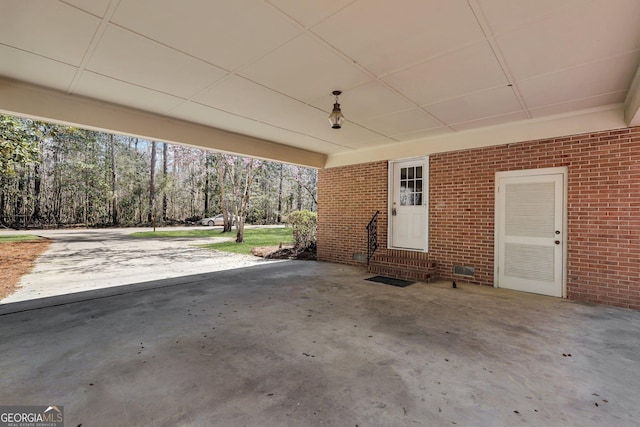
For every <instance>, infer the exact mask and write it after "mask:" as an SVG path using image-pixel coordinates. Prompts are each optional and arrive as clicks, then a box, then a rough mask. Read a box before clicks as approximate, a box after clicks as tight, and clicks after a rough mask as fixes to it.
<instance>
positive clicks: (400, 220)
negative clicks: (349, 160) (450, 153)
mask: <svg viewBox="0 0 640 427" xmlns="http://www.w3.org/2000/svg"><path fill="white" fill-rule="evenodd" d="M428 165H429V163H428V159H418V160H407V161H397V162H391V163H390V164H389V176H390V180H389V190H390V203H389V206H390V212H389V225H390V227H389V233H390V238H389V242H390V247H391V248H397V249H408V250H416V251H426V250H427V226H428V224H427V206H428V197H429V191H428V188H429V187H428V182H429V170H428Z"/></svg>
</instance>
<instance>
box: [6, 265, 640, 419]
mask: <svg viewBox="0 0 640 427" xmlns="http://www.w3.org/2000/svg"><path fill="white" fill-rule="evenodd" d="M366 277H368V275H367V274H366V273H365V272H364V271H363V270H362V269H358V268H352V267H347V266H340V265H333V264H326V263H316V262H297V261H293V262H287V263H277V264H264V265H260V266H254V267H248V268H244V269H236V270H227V271H221V272H215V273H208V274H200V275H193V276H184V277H179V278H171V279H166V280H162V281H156V282H149V283H141V284H135V285H130V286H123V287H113V288H109V289H103V290H99V291H91V292H84V293H79V294H73V295H67V296H60V297H52V298H48V299H42V300H34V301H26V302H17V303H13V304H4V305H2V306H0V337H2V339H1V340H0V354H2V357H1V358H0V373H1V375H0V404H3V405H4V404H20V405H64V411H65V425H66V426H73V427H76V426H79V425H82V426H116V425H122V426H124V425H127V426H151V425H153V426H351V427H354V426H359V427H367V426H413V425H419V426H451V425H459V426H514V425H531V426H540V425H545V426H637V425H639V424H640V405H638V402H640V312H636V311H630V310H624V309H617V308H612V307H606V306H594V305H585V304H580V303H574V302H569V301H565V300H560V299H555V298H550V297H543V296H537V295H531V294H525V293H518V292H513V291H507V290H500V289H493V288H487V287H480V286H474V285H464V284H461V285H460V286H459V287H458V289H452V288H451V286H450V283H435V284H424V283H417V284H414V285H412V286H409V287H406V288H396V287H392V286H386V285H381V284H377V283H372V282H368V281H365V280H364V279H365V278H366Z"/></svg>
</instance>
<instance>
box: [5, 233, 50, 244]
mask: <svg viewBox="0 0 640 427" xmlns="http://www.w3.org/2000/svg"><path fill="white" fill-rule="evenodd" d="M41 239H42V237H40V236H36V235H33V234H16V235H14V236H0V243H6V242H31V241H34V240H41Z"/></svg>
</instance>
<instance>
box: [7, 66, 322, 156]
mask: <svg viewBox="0 0 640 427" xmlns="http://www.w3.org/2000/svg"><path fill="white" fill-rule="evenodd" d="M0 111H1V112H3V113H5V114H11V115H16V116H23V117H29V118H33V119H38V120H44V121H53V122H58V123H63V124H68V125H72V126H76V127H82V128H87V129H92V130H98V131H103V132H110V133H117V134H125V135H131V136H136V137H140V138H144V139H149V140H158V141H165V142H169V143H176V144H183V145H190V146H193V147H199V148H205V149H210V150H215V151H222V152H226V153H231V154H238V155H242V156H249V157H256V158H260V159H265V160H273V161H278V162H284V163H291V164H296V165H301V166H307V167H312V168H322V167H324V165H325V162H326V159H327V156H326V155H325V154H322V153H318V152H314V151H310V150H304V149H301V148H296V147H290V146H287V145H284V144H280V143H277V142H274V141H269V140H266V139H260V138H255V137H251V136H247V135H242V134H238V133H234V132H229V131H225V130H222V129H218V128H214V127H210V126H205V125H200V124H196V123H192V122H188V121H185V120H179V119H174V118H171V117H167V116H162V115H160V114H154V113H150V112H146V111H142V110H136V109H133V108H129V107H124V106H121V105H117V104H112V103H109V102H104V101H99V100H96V99H92V98H85V97H81V96H77V95H69V94H66V93H63V92H60V91H56V90H52V89H47V88H43V87H40V86H35V85H31V84H27V83H23V82H19V81H16V80H11V79H6V78H2V77H0Z"/></svg>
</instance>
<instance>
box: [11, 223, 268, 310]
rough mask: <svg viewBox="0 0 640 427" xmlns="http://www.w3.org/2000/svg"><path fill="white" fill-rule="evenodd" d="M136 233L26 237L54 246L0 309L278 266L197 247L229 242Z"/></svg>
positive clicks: (63, 233) (71, 232)
mask: <svg viewBox="0 0 640 427" xmlns="http://www.w3.org/2000/svg"><path fill="white" fill-rule="evenodd" d="M163 230H166V229H163ZM135 231H140V230H138V229H130V228H127V229H106V230H84V229H83V230H51V231H42V230H38V231H35V232H29V234H38V235H41V236H44V237H48V238H50V239H51V240H52V243H51V245H50V246H49V249H48V250H47V251H46V252H45V253H44V254H43V255H41V256H40V258H39V259H38V260H37V262H36V266H35V268H34V269H33V270H32V271H31V272H30V273H29V274H27V275H25V276H23V277H22V279H21V280H20V282H19V284H18V286H19V289H18V290H17V291H16V292H15V293H13V294H12V295H10V296H8V297H7V298H4V299H3V300H1V301H0V303H10V302H16V301H24V300H29V299H34V298H43V297H50V296H55V295H63V294H67V293H73V292H82V291H88V290H93V289H99V288H106V287H111V286H120V285H127V284H134V283H141V282H147V281H152V280H159V279H168V278H174V277H180V276H188V275H192V274H200V273H208V272H213V271H221V270H228V269H233V268H242V267H249V266H253V265H258V264H263V263H265V262H278V261H266V260H264V259H262V258H258V257H255V256H253V255H240V254H233V253H228V252H220V251H214V250H210V249H203V248H199V247H196V246H195V245H198V244H205V243H215V242H218V241H221V240H229V239H232V238H233V237H226V236H225V237H214V238H208V239H136V238H133V237H130V236H129V234H131V233H133V232H135ZM145 231H148V229H147V230H145ZM4 233H14V234H25V233H26V232H24V231H21V232H7V231H3V234H4Z"/></svg>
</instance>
